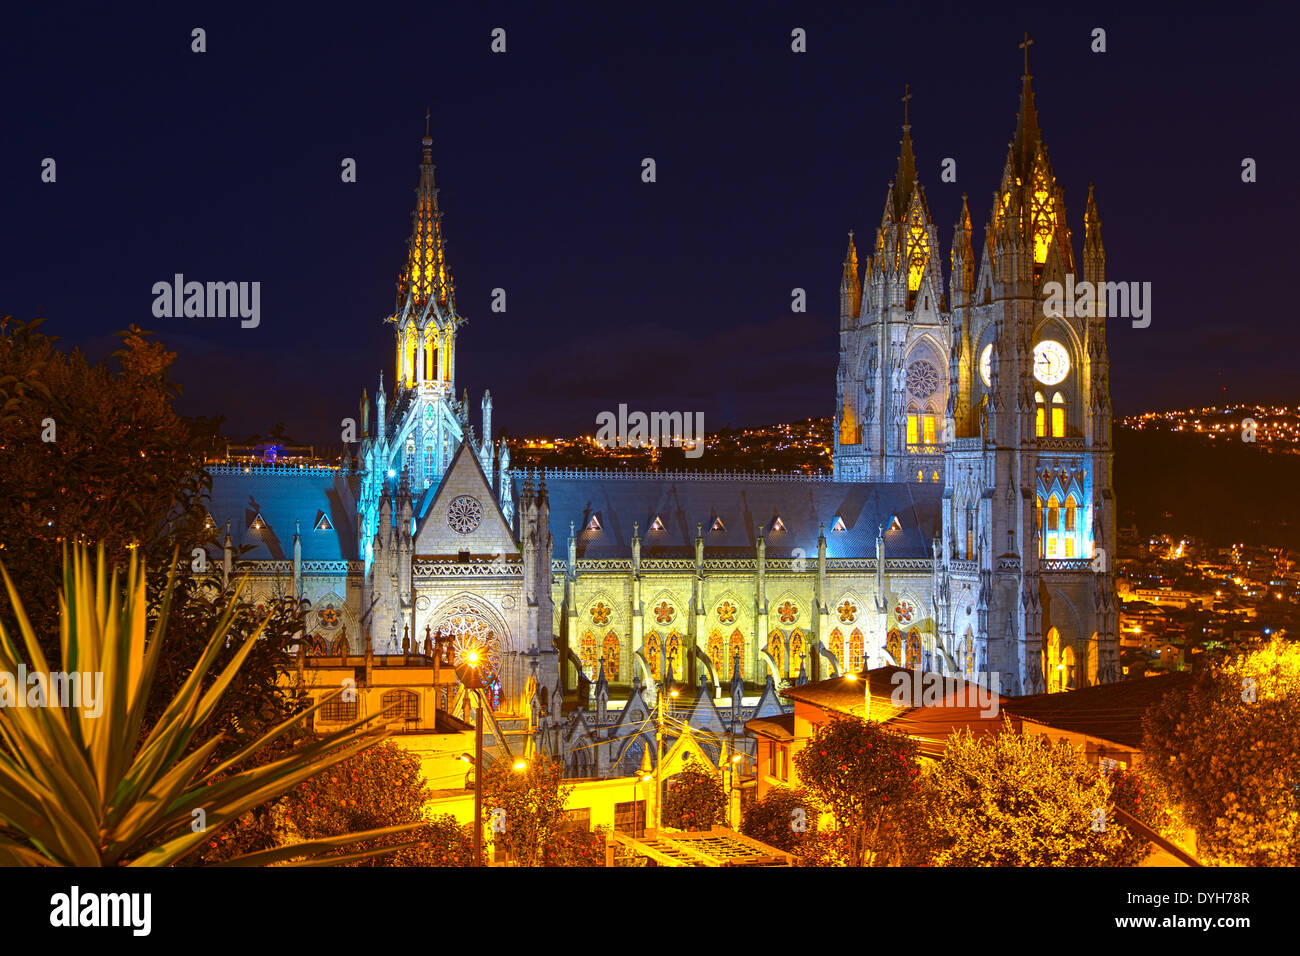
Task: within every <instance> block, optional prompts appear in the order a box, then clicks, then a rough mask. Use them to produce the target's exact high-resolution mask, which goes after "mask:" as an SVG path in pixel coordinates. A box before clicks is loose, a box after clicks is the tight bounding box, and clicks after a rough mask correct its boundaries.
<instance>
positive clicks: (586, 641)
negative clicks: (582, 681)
mask: <svg viewBox="0 0 1300 956" xmlns="http://www.w3.org/2000/svg"><path fill="white" fill-rule="evenodd" d="M578 656H579V657H580V658H581V659H582V672H583V673H584V674H586V675H587V680H589V681H594V680H595V679H596V635H595V634H592V633H591V632H590V631H588V632H587V633H586V634H584V635H582V644H581V646H580V650H579V653H578Z"/></svg>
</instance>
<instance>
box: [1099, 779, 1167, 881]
mask: <svg viewBox="0 0 1300 956" xmlns="http://www.w3.org/2000/svg"><path fill="white" fill-rule="evenodd" d="M1106 776H1107V777H1108V778H1109V780H1110V798H1111V803H1112V804H1113V805H1114V806H1116V807H1118V808H1119V809H1121V810H1123V811H1124V812H1125V813H1128V814H1129V815H1130V816H1132V817H1134V818H1135V819H1137V820H1138V821H1139V822H1141V823H1144V824H1146V825H1147V826H1148V827H1150V828H1151V829H1152V830H1155V831H1156V832H1157V833H1159V834H1160V835H1161V836H1163V837H1165V838H1167V839H1170V840H1177V839H1179V837H1180V836H1181V835H1182V833H1183V827H1182V825H1181V821H1180V819H1179V816H1178V814H1177V813H1176V812H1175V810H1174V807H1173V806H1172V804H1171V802H1170V800H1169V796H1168V793H1167V791H1166V789H1165V786H1164V784H1163V783H1161V782H1160V780H1159V779H1158V778H1156V777H1155V776H1153V775H1152V774H1151V773H1150V772H1148V771H1146V770H1144V769H1142V768H1141V767H1138V768H1135V769H1130V770H1121V769H1119V768H1116V769H1113V770H1110V771H1109V772H1108V773H1107V774H1106ZM1154 849H1155V846H1153V845H1152V844H1151V842H1150V841H1148V840H1146V839H1143V838H1142V837H1140V836H1138V834H1137V833H1134V832H1127V831H1126V838H1125V841H1124V843H1123V844H1121V846H1120V848H1119V851H1118V854H1117V856H1116V858H1115V865H1116V866H1137V865H1138V864H1139V863H1141V862H1142V861H1143V860H1144V859H1146V858H1147V857H1148V856H1150V855H1151V852H1152V851H1153V850H1154Z"/></svg>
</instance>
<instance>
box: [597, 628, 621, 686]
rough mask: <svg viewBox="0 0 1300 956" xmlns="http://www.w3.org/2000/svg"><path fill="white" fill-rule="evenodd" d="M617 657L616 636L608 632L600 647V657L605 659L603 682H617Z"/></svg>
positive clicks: (618, 652)
mask: <svg viewBox="0 0 1300 956" xmlns="http://www.w3.org/2000/svg"><path fill="white" fill-rule="evenodd" d="M619 655H620V648H619V646H618V634H616V633H615V632H613V631H610V632H609V633H608V634H606V635H605V643H604V644H603V645H602V646H601V656H602V657H604V658H605V680H608V681H616V680H618V659H619Z"/></svg>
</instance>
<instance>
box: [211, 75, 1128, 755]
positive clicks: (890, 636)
mask: <svg viewBox="0 0 1300 956" xmlns="http://www.w3.org/2000/svg"><path fill="white" fill-rule="evenodd" d="M1030 79H1031V78H1030V76H1029V75H1028V71H1027V69H1026V75H1025V76H1024V77H1023V81H1022V90H1021V98H1020V111H1019V116H1018V121H1017V126H1016V130H1015V133H1014V138H1013V141H1012V144H1011V146H1010V149H1009V152H1008V154H1007V157H1006V162H1005V165H1004V170H1003V174H1002V179H1001V182H1000V185H999V188H998V190H997V192H996V194H995V200H994V203H993V207H992V209H991V210H990V213H989V217H988V220H987V223H986V228H985V240H984V243H983V247H982V249H981V250H980V252H979V253H978V254H977V253H976V246H975V244H974V240H973V232H972V222H971V216H970V213H969V211H968V209H967V207H966V204H965V200H963V204H962V211H961V216H960V218H959V220H958V222H957V223H956V226H955V229H954V236H953V240H952V243H951V247H950V257H949V260H950V263H951V269H950V271H949V274H948V276H947V279H946V280H945V277H944V269H943V262H942V259H943V256H942V254H941V250H940V245H939V238H938V230H937V227H936V226H935V224H934V223H933V222H932V221H931V219H930V213H929V207H928V204H927V202H926V198H925V191H924V188H923V186H922V184H921V182H920V179H919V176H918V174H917V165H916V162H915V158H914V152H913V144H912V138H911V124H910V123H909V122H908V120H907V117H906V115H905V118H904V124H903V136H902V140H901V143H900V152H899V156H898V166H897V172H896V175H895V178H894V181H893V182H891V183H890V184H889V185H888V188H887V190H886V199H885V205H884V210H883V214H882V218H881V222H880V226H879V228H878V230H877V232H876V237H875V242H874V245H873V246H872V247H871V251H870V254H869V255H866V256H865V257H864V259H863V260H860V259H859V255H858V250H857V247H856V245H855V240H854V238H853V235H852V234H850V238H849V244H848V251H847V253H846V256H845V260H844V262H843V266H842V274H841V286H840V316H839V348H840V362H839V372H838V376H837V381H836V383H835V386H834V388H835V395H836V418H835V427H834V430H835V448H834V472H833V475H829V476H825V477H791V476H778V475H767V474H754V475H748V476H746V475H731V474H710V473H706V472H682V473H630V472H620V471H601V470H577V471H541V472H537V471H534V472H519V471H517V470H515V469H512V468H511V464H510V453H509V449H508V448H507V447H506V445H505V443H504V442H501V441H494V439H493V434H492V398H491V395H490V394H486V393H485V394H484V395H483V396H482V399H481V401H480V418H479V420H478V428H477V429H476V428H475V426H474V424H472V423H471V421H470V399H469V396H468V394H467V393H466V394H464V395H462V397H461V398H459V399H458V398H457V397H456V388H455V377H456V335H457V331H458V330H459V328H460V327H461V326H462V325H463V324H464V323H465V321H466V319H465V318H464V317H463V316H461V315H460V313H459V312H458V310H457V306H456V298H455V284H454V280H453V277H452V272H451V268H450V265H449V263H448V262H447V260H446V257H445V254H444V241H443V225H442V212H441V210H440V207H439V202H438V193H439V190H438V188H437V186H436V185H435V179H434V165H433V161H432V140H431V139H430V137H429V136H428V135H427V134H426V136H425V138H424V141H423V160H422V163H421V165H420V178H419V183H418V188H417V204H416V209H415V214H414V217H413V222H414V224H413V227H412V233H411V236H410V239H409V242H408V249H407V256H406V262H405V264H404V267H403V269H402V272H401V276H400V282H399V294H398V298H397V301H396V303H395V305H394V308H393V311H392V312H391V313H390V314H389V315H387V317H386V318H385V319H384V321H385V322H386V323H389V324H391V326H392V328H393V334H394V343H395V349H394V362H393V367H392V371H391V378H390V379H389V382H390V385H389V386H385V384H384V378H385V375H384V374H382V373H381V375H380V376H379V386H378V389H377V390H376V393H375V396H374V400H373V402H372V401H371V400H370V399H369V397H368V396H366V395H365V394H364V393H363V394H362V397H361V403H360V407H359V419H358V421H357V428H358V438H359V441H358V442H357V444H356V457H355V459H354V460H353V461H354V463H353V465H352V466H351V467H348V468H342V469H336V468H323V467H307V466H297V467H295V466H282V465H218V466H214V467H211V468H210V469H209V470H210V471H211V473H212V475H213V490H212V499H211V502H212V503H211V509H210V511H211V515H212V518H213V520H214V522H215V523H216V524H217V526H218V527H222V528H224V529H225V530H224V532H222V548H221V551H220V553H219V559H220V560H222V561H223V562H224V567H225V568H226V571H227V573H228V574H234V573H244V572H247V573H249V574H250V576H251V581H250V588H251V592H250V593H251V594H252V595H253V597H254V600H255V601H266V600H270V599H272V598H276V597H282V596H286V595H291V596H293V597H296V598H298V599H299V600H302V601H305V602H306V606H307V608H308V625H309V635H308V638H307V647H308V649H309V650H310V653H311V654H312V655H313V656H315V657H320V658H324V657H337V658H339V659H340V660H346V659H347V658H348V657H349V656H352V657H359V656H365V657H367V658H371V659H373V658H374V657H375V656H376V655H378V656H381V657H388V656H393V655H405V656H416V657H418V656H421V655H422V654H423V655H424V656H425V657H427V658H428V659H430V660H431V659H432V658H433V657H435V656H439V655H444V654H445V653H446V649H445V648H442V647H441V645H442V644H445V643H446V642H448V641H451V642H457V641H463V640H466V639H478V640H482V641H486V642H487V643H488V645H489V647H490V651H491V653H490V664H489V674H488V677H489V681H488V683H489V687H488V693H489V696H490V699H491V702H492V704H493V708H494V717H495V718H496V719H497V721H498V722H499V726H500V728H501V729H502V733H503V734H504V735H505V736H507V737H511V736H513V737H516V738H517V739H520V740H526V741H527V743H528V746H530V747H531V748H533V749H534V750H535V751H540V752H546V753H551V754H555V755H557V756H559V757H560V758H562V759H563V760H564V761H565V763H566V767H567V770H568V772H569V773H570V774H571V775H575V776H578V775H581V776H609V775H619V774H627V773H632V772H634V771H635V770H636V769H637V768H638V767H640V766H641V765H642V763H643V761H644V760H645V759H647V756H646V755H647V754H650V753H653V752H654V747H655V716H656V714H655V708H656V706H657V702H658V699H659V697H660V696H661V695H663V694H665V693H666V692H672V691H676V696H675V697H673V698H670V701H671V716H672V719H673V720H678V721H686V722H688V723H689V725H690V727H691V728H692V731H693V732H696V731H698V733H697V734H696V739H697V740H698V741H699V743H700V746H701V747H702V748H703V750H704V751H705V752H706V753H708V754H709V756H710V759H718V757H719V756H720V754H721V751H722V748H723V747H724V746H725V747H727V748H728V751H729V752H733V753H734V752H737V751H745V752H748V753H750V754H751V755H752V754H753V753H754V743H753V738H752V737H747V736H746V735H745V732H744V725H745V723H746V722H747V721H751V720H754V719H755V718H759V719H762V718H767V717H774V716H779V715H781V714H782V713H784V712H785V710H786V709H787V708H786V707H785V706H783V704H782V702H781V700H780V698H779V696H778V693H777V690H778V688H779V687H781V686H783V685H786V684H794V685H799V684H805V683H809V682H817V681H823V680H826V679H829V678H834V677H837V676H839V675H842V674H844V673H846V672H852V673H856V672H861V671H862V670H863V669H864V668H879V667H884V666H893V667H899V668H906V669H912V670H918V669H919V670H924V671H926V672H933V673H938V674H942V675H945V676H948V677H953V678H962V679H965V680H968V681H971V682H975V683H979V684H981V685H983V686H986V687H987V686H992V687H994V688H995V689H996V691H997V692H999V693H1001V694H1003V695H1008V696H1012V697H1014V696H1018V695H1034V694H1039V693H1042V692H1055V691H1064V690H1072V689H1075V688H1080V687H1087V686H1091V685H1095V684H1100V683H1105V682H1109V681H1113V680H1116V679H1117V676H1118V675H1117V672H1116V671H1117V662H1118V646H1117V641H1116V638H1117V626H1116V617H1117V605H1116V600H1115V588H1114V581H1113V578H1112V573H1111V567H1110V565H1109V563H1108V561H1107V554H1108V552H1111V551H1112V550H1113V542H1114V537H1115V535H1114V528H1115V502H1114V498H1113V494H1112V491H1111V468H1112V451H1111V444H1110V401H1109V385H1108V374H1109V373H1108V357H1107V351H1106V343H1105V320H1104V317H1100V318H1076V317H1070V318H1066V317H1062V316H1059V315H1048V314H1046V313H1047V310H1046V309H1045V308H1044V302H1045V301H1046V298H1047V297H1046V296H1045V294H1044V291H1043V290H1044V286H1045V285H1046V284H1047V283H1049V282H1054V281H1059V282H1064V277H1065V276H1067V275H1073V274H1074V273H1075V271H1076V269H1077V268H1081V276H1082V278H1083V279H1084V280H1087V281H1092V282H1102V281H1104V272H1105V253H1104V250H1103V247H1102V242H1101V221H1100V217H1099V215H1098V211H1097V205H1096V202H1095V199H1094V196H1093V193H1092V190H1091V188H1090V190H1089V195H1088V200H1087V204H1086V210H1085V214H1084V242H1083V247H1082V255H1081V257H1080V259H1079V262H1080V266H1076V253H1075V249H1074V248H1073V244H1072V241H1071V240H1072V233H1071V231H1070V229H1069V227H1068V226H1067V224H1066V215H1065V202H1064V193H1063V190H1062V189H1061V187H1060V185H1059V184H1058V183H1057V181H1056V178H1055V176H1054V174H1053V172H1052V167H1051V163H1050V161H1049V159H1048V154H1047V148H1046V146H1045V145H1044V143H1043V139H1042V134H1041V131H1040V129H1039V125H1038V117H1037V111H1036V107H1035V105H1034V94H1033V91H1032V89H1031V84H1030ZM828 345H829V342H828ZM830 388H831V383H829V382H828V383H827V391H828V393H829V392H830ZM611 403H612V404H614V405H616V404H617V402H616V401H615V399H614V397H611ZM368 672H369V668H368ZM390 693H391V691H390ZM462 697H463V692H461V694H460V696H458V691H457V687H456V686H454V685H449V686H445V687H439V688H438V690H437V692H436V693H433V694H431V695H424V696H420V695H417V700H416V703H415V705H414V710H415V713H412V714H410V717H411V718H413V719H415V720H417V721H423V725H424V726H433V725H434V724H435V723H436V721H433V720H431V719H430V718H429V715H428V714H427V713H426V714H423V715H421V714H420V713H419V710H420V709H421V708H428V707H430V706H432V707H435V708H438V709H442V710H446V711H448V712H450V713H456V712H457V708H458V707H460V706H463V699H461V698H462ZM362 700H363V701H368V700H369V696H368V695H362ZM458 701H459V703H458ZM357 706H367V705H365V704H361V705H353V708H352V709H348V708H345V707H341V708H335V710H334V711H332V712H331V714H330V715H329V716H332V717H333V718H334V719H336V720H337V721H343V720H348V719H351V718H352V715H353V714H354V713H356V707H357ZM402 706H403V708H408V707H409V700H408V699H406V698H403V703H402ZM665 710H666V711H667V710H669V708H665ZM326 722H327V723H328V720H327V721H326Z"/></svg>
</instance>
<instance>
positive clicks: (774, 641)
mask: <svg viewBox="0 0 1300 956" xmlns="http://www.w3.org/2000/svg"><path fill="white" fill-rule="evenodd" d="M767 652H768V653H769V654H771V655H772V661H773V663H775V664H776V668H775V670H776V674H777V676H778V677H780V676H781V675H782V674H784V673H785V640H784V639H783V637H782V635H781V632H780V631H773V632H772V633H771V634H769V635H768V636H767Z"/></svg>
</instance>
